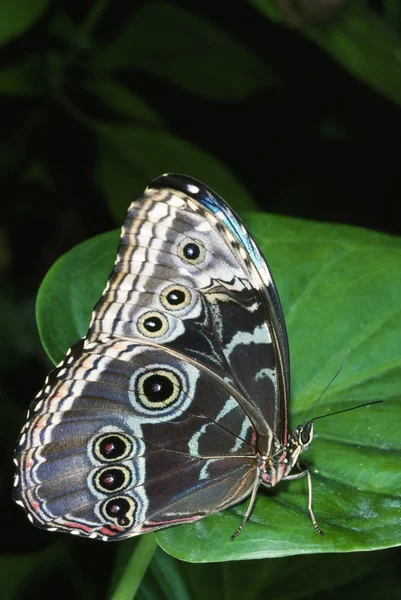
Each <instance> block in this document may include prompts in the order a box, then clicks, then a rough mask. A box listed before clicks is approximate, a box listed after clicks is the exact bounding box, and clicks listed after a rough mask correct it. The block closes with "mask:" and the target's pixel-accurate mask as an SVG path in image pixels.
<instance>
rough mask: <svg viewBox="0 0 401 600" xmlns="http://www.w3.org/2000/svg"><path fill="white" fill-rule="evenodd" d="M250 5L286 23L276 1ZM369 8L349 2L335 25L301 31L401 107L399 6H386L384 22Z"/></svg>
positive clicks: (363, 3) (361, 2)
mask: <svg viewBox="0 0 401 600" xmlns="http://www.w3.org/2000/svg"><path fill="white" fill-rule="evenodd" d="M249 1H250V2H251V3H252V4H253V5H254V6H255V7H256V8H258V9H259V10H260V11H261V12H262V13H263V14H265V15H266V16H267V17H268V18H269V19H273V20H274V21H277V22H280V23H283V22H284V23H285V17H284V15H283V14H282V13H281V12H280V10H279V9H278V7H277V3H276V2H275V0H249ZM367 4H368V3H367V2H366V1H365V0H357V1H356V0H353V1H352V2H347V6H346V8H344V9H341V10H340V11H339V14H338V15H337V16H336V17H335V18H334V19H333V20H332V22H330V23H328V24H327V25H325V26H323V27H322V26H317V25H316V26H311V25H308V24H303V25H301V27H300V31H301V32H302V33H303V35H305V36H306V37H307V38H309V39H311V40H313V41H314V42H315V43H316V44H318V45H319V46H320V47H321V48H322V49H323V50H325V51H326V52H327V53H328V54H330V56H332V57H333V58H334V59H335V60H337V61H338V62H339V63H340V64H341V65H343V67H345V68H346V69H348V70H349V71H350V72H351V73H352V74H353V75H355V76H356V77H358V78H360V79H361V80H362V81H364V82H365V83H367V84H368V85H370V86H372V87H373V88H375V89H376V90H377V91H378V92H380V93H381V94H384V95H385V96H387V97H388V98H390V99H391V100H393V102H396V103H397V104H401V68H400V61H401V27H400V25H401V19H400V8H399V7H400V4H399V2H397V0H396V1H395V2H388V3H386V5H387V6H386V8H387V13H386V14H385V15H384V18H383V17H382V16H380V15H378V14H376V13H375V12H373V11H372V10H369V8H368V6H367ZM386 16H387V17H388V18H387V19H386V18H385V17H386ZM394 17H396V18H394Z"/></svg>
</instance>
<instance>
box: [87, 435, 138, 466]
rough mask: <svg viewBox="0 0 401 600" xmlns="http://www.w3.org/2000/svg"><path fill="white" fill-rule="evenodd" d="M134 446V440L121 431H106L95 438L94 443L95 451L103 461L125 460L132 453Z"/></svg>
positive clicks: (97, 456)
mask: <svg viewBox="0 0 401 600" xmlns="http://www.w3.org/2000/svg"><path fill="white" fill-rule="evenodd" d="M132 448H133V444H132V441H131V440H130V439H129V437H128V436H126V435H123V434H121V433H105V434H103V435H100V436H99V437H97V438H95V440H94V443H93V453H94V454H95V456H96V458H98V459H99V460H101V461H102V462H104V461H106V462H114V461H116V460H124V459H125V458H127V456H129V455H130V454H131V452H132Z"/></svg>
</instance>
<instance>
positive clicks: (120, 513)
mask: <svg viewBox="0 0 401 600" xmlns="http://www.w3.org/2000/svg"><path fill="white" fill-rule="evenodd" d="M100 510H101V513H102V514H103V516H104V517H105V518H106V519H107V520H108V521H112V522H114V523H115V524H116V525H119V526H120V527H130V526H131V525H132V524H133V523H134V519H135V511H136V503H135V502H134V500H133V499H132V498H130V496H117V497H115V498H110V499H109V500H106V502H104V503H103V504H102V505H101V508H100Z"/></svg>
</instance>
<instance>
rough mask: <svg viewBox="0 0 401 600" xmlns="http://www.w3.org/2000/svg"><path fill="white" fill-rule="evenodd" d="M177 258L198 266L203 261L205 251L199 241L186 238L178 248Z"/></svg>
mask: <svg viewBox="0 0 401 600" xmlns="http://www.w3.org/2000/svg"><path fill="white" fill-rule="evenodd" d="M178 256H179V257H180V258H182V259H183V260H184V261H185V262H187V263H190V264H192V265H198V264H200V263H202V262H203V261H204V260H205V257H206V249H205V247H204V245H203V244H202V243H201V242H200V241H198V240H191V239H188V238H186V239H184V240H183V241H182V242H181V244H180V245H179V246H178Z"/></svg>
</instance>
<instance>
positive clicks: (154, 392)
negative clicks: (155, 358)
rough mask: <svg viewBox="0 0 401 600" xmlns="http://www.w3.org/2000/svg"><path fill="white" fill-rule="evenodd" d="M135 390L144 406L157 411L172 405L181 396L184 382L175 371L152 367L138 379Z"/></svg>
mask: <svg viewBox="0 0 401 600" xmlns="http://www.w3.org/2000/svg"><path fill="white" fill-rule="evenodd" d="M135 391H136V395H137V397H138V400H139V402H140V403H141V404H142V406H143V407H144V408H146V409H150V410H155V411H157V410H158V409H164V408H166V407H168V406H170V405H171V404H173V403H174V402H175V401H176V400H177V399H178V398H179V397H180V395H181V391H182V382H181V380H180V379H179V377H178V376H177V374H176V373H174V372H173V371H170V370H168V369H152V370H149V371H147V372H145V373H142V374H141V375H140V376H139V377H138V378H137V379H136V381H135Z"/></svg>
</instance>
